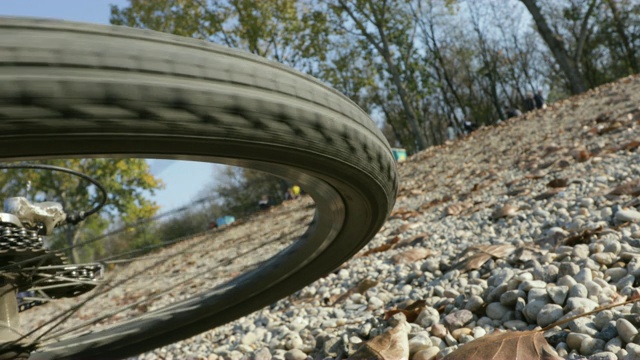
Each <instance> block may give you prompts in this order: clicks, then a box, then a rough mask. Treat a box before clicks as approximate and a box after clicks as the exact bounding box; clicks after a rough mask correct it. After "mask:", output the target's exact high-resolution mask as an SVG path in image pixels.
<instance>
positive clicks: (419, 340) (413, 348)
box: [409, 332, 433, 354]
mask: <svg viewBox="0 0 640 360" xmlns="http://www.w3.org/2000/svg"><path fill="white" fill-rule="evenodd" d="M432 346H433V342H432V341H431V338H430V336H429V333H428V332H421V333H418V334H416V335H415V336H413V337H412V338H410V339H409V353H410V354H415V353H417V352H419V351H421V350H425V349H428V348H430V347H432Z"/></svg>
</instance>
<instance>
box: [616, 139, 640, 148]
mask: <svg viewBox="0 0 640 360" xmlns="http://www.w3.org/2000/svg"><path fill="white" fill-rule="evenodd" d="M638 147H640V141H638V140H632V141H630V142H628V143H626V144H624V145H622V146H620V147H619V148H618V149H619V150H626V151H634V150H635V149H637V148H638Z"/></svg>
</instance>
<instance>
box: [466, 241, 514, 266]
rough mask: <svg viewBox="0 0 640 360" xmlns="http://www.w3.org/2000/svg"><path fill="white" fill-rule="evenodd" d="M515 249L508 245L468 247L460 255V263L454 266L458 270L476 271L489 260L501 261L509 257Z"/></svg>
mask: <svg viewBox="0 0 640 360" xmlns="http://www.w3.org/2000/svg"><path fill="white" fill-rule="evenodd" d="M515 250H516V247H515V246H513V245H510V244H497V245H475V246H470V247H468V248H467V249H465V251H463V252H462V254H461V255H460V259H461V260H460V261H459V262H458V263H457V264H456V265H454V268H456V269H458V270H466V271H470V270H477V269H479V268H481V267H482V265H484V263H486V262H487V261H489V259H491V258H494V257H495V258H498V259H502V258H505V257H507V256H509V255H511V254H512V253H513V252H514V251H515Z"/></svg>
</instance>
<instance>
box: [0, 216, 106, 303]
mask: <svg viewBox="0 0 640 360" xmlns="http://www.w3.org/2000/svg"><path fill="white" fill-rule="evenodd" d="M0 264H3V266H1V267H0V277H5V278H8V279H10V281H11V282H12V283H13V284H14V285H15V286H16V287H17V290H18V291H19V292H26V291H29V289H30V288H31V287H32V286H33V285H35V286H52V285H53V286H55V285H64V286H61V287H56V288H50V289H41V290H39V291H42V292H43V293H45V294H46V295H47V296H48V297H50V298H52V299H58V298H64V297H74V296H78V295H81V294H83V293H85V292H87V291H90V290H91V289H93V288H94V287H95V286H96V285H97V283H91V282H94V281H95V280H96V279H97V278H96V276H97V275H98V274H101V273H102V266H101V265H100V264H83V265H70V264H69V262H68V259H67V257H66V256H65V255H64V254H62V253H60V252H52V251H50V250H48V249H46V248H45V247H44V242H43V240H42V236H40V235H39V234H38V232H37V231H36V230H29V229H25V228H22V227H15V226H0ZM59 277H64V278H67V279H74V280H82V281H83V283H72V282H70V281H68V280H64V279H60V278H59ZM19 298H20V297H19ZM20 300H21V299H20ZM42 303H43V302H42V301H24V300H22V301H20V304H19V311H24V310H27V309H29V308H32V307H33V306H36V305H41V304H42Z"/></svg>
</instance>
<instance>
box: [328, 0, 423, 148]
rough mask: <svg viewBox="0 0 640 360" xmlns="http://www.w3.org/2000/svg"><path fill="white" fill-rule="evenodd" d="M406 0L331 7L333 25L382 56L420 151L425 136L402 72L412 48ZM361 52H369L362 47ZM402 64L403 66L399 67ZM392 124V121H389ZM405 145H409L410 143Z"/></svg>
mask: <svg viewBox="0 0 640 360" xmlns="http://www.w3.org/2000/svg"><path fill="white" fill-rule="evenodd" d="M406 3H407V2H406V1H390V0H354V1H348V0H335V1H334V2H333V3H332V6H331V8H332V10H333V12H334V14H335V15H337V17H338V20H337V22H336V23H337V24H338V25H339V26H340V27H342V29H343V30H344V31H345V32H347V33H357V34H359V35H360V36H361V37H362V38H363V39H364V40H366V43H367V44H368V45H369V46H370V47H372V48H373V50H374V51H375V52H377V54H378V55H380V56H381V57H382V60H383V63H384V65H385V67H384V70H385V71H386V72H387V73H388V74H389V77H390V82H391V84H393V86H394V90H395V92H396V94H397V97H398V99H399V101H400V103H401V104H402V109H403V111H404V116H405V117H406V122H407V125H408V127H409V128H410V129H411V132H412V136H413V141H414V142H415V148H416V150H424V149H425V148H426V147H427V145H428V142H427V139H426V137H425V135H424V131H423V129H422V127H421V126H420V122H419V119H418V115H417V113H416V110H415V109H414V107H413V104H412V100H411V97H412V95H415V94H410V93H409V91H408V90H407V84H406V81H405V79H404V78H403V75H404V74H405V70H407V67H406V61H409V58H410V57H411V55H412V52H413V51H414V48H413V41H412V39H411V34H412V33H413V32H414V30H413V28H412V27H413V25H412V23H411V17H410V16H408V15H409V14H408V13H407V12H406V9H405V8H403V5H406ZM363 51H370V50H368V49H363ZM402 52H404V54H400V55H401V56H402V55H405V57H404V59H405V62H403V61H398V58H397V57H396V56H397V54H398V53H402ZM403 65H405V67H404V68H402V66H403ZM392 126H393V124H392ZM405 145H409V147H410V148H413V147H414V146H411V145H413V144H405Z"/></svg>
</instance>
